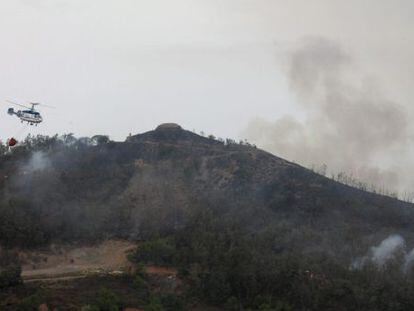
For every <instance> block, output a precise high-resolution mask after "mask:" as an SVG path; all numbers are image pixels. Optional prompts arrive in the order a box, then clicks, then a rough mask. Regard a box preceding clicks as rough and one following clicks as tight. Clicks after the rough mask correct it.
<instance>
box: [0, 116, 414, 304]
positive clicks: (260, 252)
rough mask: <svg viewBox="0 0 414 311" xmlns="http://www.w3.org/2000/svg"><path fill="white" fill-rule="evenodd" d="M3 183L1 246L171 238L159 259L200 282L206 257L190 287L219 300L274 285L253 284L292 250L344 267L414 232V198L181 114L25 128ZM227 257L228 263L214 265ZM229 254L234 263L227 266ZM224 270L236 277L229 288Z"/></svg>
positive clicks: (2, 173) (3, 166)
mask: <svg viewBox="0 0 414 311" xmlns="http://www.w3.org/2000/svg"><path fill="white" fill-rule="evenodd" d="M0 193H1V202H0V244H1V245H2V246H3V247H4V248H13V247H19V248H21V249H27V248H28V249H33V248H37V247H42V246H46V245H49V244H50V243H78V244H79V243H80V244H82V243H83V244H90V243H95V242H98V241H103V240H107V239H113V238H117V239H127V240H130V241H154V240H156V239H160V238H161V239H166V240H164V242H165V241H167V242H165V243H167V245H170V244H169V243H173V244H174V249H175V252H176V253H174V255H173V256H172V255H171V256H165V258H164V257H163V258H162V260H160V262H159V263H160V264H173V265H181V266H183V268H185V270H186V271H187V273H189V274H190V276H191V278H190V281H189V282H190V283H191V282H192V283H191V284H193V285H194V284H198V283H197V282H199V281H195V276H194V275H193V272H194V271H193V270H192V269H190V267H193V264H194V263H197V264H198V265H199V266H198V267H199V268H198V269H201V270H199V271H198V270H197V271H198V272H197V273H198V274H196V275H197V278H199V280H204V281H203V282H204V283H203V284H204V285H203V288H204V289H203V290H201V289H200V292H196V293H193V294H194V295H195V296H197V297H203V299H204V300H205V301H208V302H209V303H212V304H222V303H224V302H225V301H227V300H228V299H230V298H231V297H233V296H234V295H236V293H237V292H238V291H239V289H238V288H239V287H240V286H241V288H242V289H240V291H241V292H239V295H241V296H240V297H238V298H237V296H236V298H234V297H233V298H234V299H236V300H237V299H239V301H240V299H241V302H240V303H243V304H247V305H249V304H251V303H253V302H252V301H255V299H256V298H257V297H256V295H257V292H260V293H261V292H263V291H265V292H268V295H270V297H273V295H275V294H274V290H276V289H275V288H273V287H272V286H273V285H272V286H270V285H269V286H270V287H266V290H265V289H263V288H255V289H251V288H250V289H248V287H249V286H253V285H252V284H253V283H254V284H256V282H259V281H257V280H260V277H259V276H260V275H262V274H261V273H262V272H260V271H261V270H262V269H267V270H268V271H269V275H267V274H264V275H262V276H261V277H265V278H266V279H268V281H269V282H273V283H274V282H275V279H272V278H273V277H274V276H272V274H271V269H272V268H271V267H275V269H276V267H277V265H276V266H274V263H275V262H277V260H279V259H280V258H285V257H284V256H294V257H295V258H302V256H303V258H310V259H309V260H310V262H309V263H307V264H306V267H311V266H314V267H315V269H322V270H325V268H326V267H328V266H329V265H330V264H329V265H328V264H326V266H324V265H323V264H322V266H318V265H316V266H315V262H320V261H321V260H322V262H324V261H325V260H326V258H328V259H329V261H330V260H332V262H333V263H334V264H335V265H337V267H342V268H346V269H347V268H348V267H349V266H351V265H352V264H353V263H354V262H355V260H356V259H357V258H362V257H363V256H365V255H366V254H367V253H369V251H370V249H371V247H372V246H376V245H378V244H379V243H380V242H381V241H383V240H384V239H386V238H387V237H388V236H390V235H392V234H399V235H401V236H402V237H403V238H405V240H406V243H407V246H411V247H412V246H413V244H414V233H413V232H412V230H411V226H412V223H413V222H414V209H413V205H412V204H408V203H404V202H401V201H398V200H396V199H393V198H389V197H385V196H380V195H376V194H372V193H367V192H364V191H361V190H358V189H354V188H351V187H349V186H346V185H343V184H340V183H337V182H335V181H333V180H330V179H328V178H326V177H323V176H320V175H318V174H315V173H313V172H311V171H310V170H308V169H305V168H303V167H301V166H299V165H297V164H294V163H290V162H288V161H286V160H284V159H281V158H278V157H276V156H274V155H272V154H269V153H267V152H265V151H263V150H260V149H257V148H255V147H254V146H250V145H246V144H243V145H241V144H236V143H234V142H232V141H228V142H227V143H224V142H220V141H217V140H214V139H210V138H205V137H202V136H199V135H196V134H194V133H192V132H189V131H186V130H184V129H182V128H181V127H179V126H177V125H174V124H165V125H161V126H159V127H158V128H157V129H155V130H153V131H149V132H146V133H143V134H139V135H135V136H130V137H128V138H127V139H126V141H124V142H113V141H109V140H107V138H106V137H104V136H96V137H94V138H91V139H90V138H81V139H75V138H73V137H72V136H70V135H66V136H64V137H60V138H59V137H32V138H28V139H27V141H26V144H25V145H22V146H19V147H16V148H15V149H14V150H13V151H12V152H11V153H8V154H5V155H3V156H2V158H1V162H0ZM162 241H163V240H162ZM171 241H174V242H171ZM164 242H162V243H164ZM229 252H230V253H229ZM233 252H235V253H233ZM207 254H208V257H204V256H207ZM136 256H137V258H138V259H137V261H139V260H143V261H148V258H147V257H145V256H144V257H141V255H139V254H137V255H136ZM151 256H152V255H151ZM151 256H150V257H151ZM228 256H230V257H228ZM234 256H235V257H234ZM274 256H276V257H274ZM139 258H140V259H139ZM145 258H146V259H145ZM151 258H152V257H151ZM171 258H173V259H171ZM207 258H208V259H207ZM230 258H233V259H231V260H230ZM289 258H290V257H289ZM322 258H325V259H322ZM157 260H159V258H158V259H154V258H152V259H151V260H150V261H157ZM227 260H229V261H227ZM274 260H276V261H274ZM300 260H302V259H300ZM303 260H305V259H303ZM224 262H226V264H224ZM289 262H292V264H293V262H294V261H291V260H290V259H289ZM218 263H223V266H222V264H220V267H221V268H220V269H222V270H220V269H219V270H217V271H216V270H215V269H216V268H217V264H218ZM279 264H282V265H284V264H285V262H283V263H280V262H279ZM227 265H228V266H229V267H230V266H231V267H234V269H236V270H235V271H233V272H232V273H233V274H230V276H229V275H227V270H226V269H227V268H225V267H227ZM243 265H246V266H245V268H243V269H241V266H243ZM262 265H263V267H262ZM297 265H299V266H300V264H299V263H297ZM239 266H240V267H239ZM200 267H201V268H200ZM202 267H205V268H204V269H208V271H209V274H208V275H214V278H213V279H211V277H209V278H208V279H203V277H204V278H205V274H199V273H200V271H207V270H203V269H202ZM237 267H239V268H237ZM246 267H254V270H255V271H256V269H257V271H256V272H253V270H248V269H247V268H246ZM211 269H213V270H214V271H215V272H214V273H213V270H211ZM217 269H218V268H217ZM223 269H224V270H223ZM240 269H241V270H240ZM252 269H253V268H252ZM298 269H299V268H298ZM303 269H305V268H300V269H299V270H300V271H302V272H300V273H299V274H300V275H301V273H303V271H304V270H303ZM338 269H339V268H338ZM299 270H298V271H299ZM191 271H193V272H191ZM241 271H243V272H241ZM246 271H250V272H249V273H252V275H256V276H255V280H256V281H255V282H253V283H252V279H249V278H250V277H251V276H249V277H248V276H243V277H242V279H239V276H240V275H244V274H245V273H247V272H246ZM277 271H279V270H277ZM283 271H284V270H283ZM335 271H336V270H335ZM341 271H342V270H341ZM194 273H195V272H194ZM326 273H327V272H326ZM341 273H342V274H343V273H345V272H341ZM342 274H341V275H342ZM203 275H204V276H203ZM219 275H221V276H223V275H224V276H225V275H227V277H225V279H226V280H227V279H228V278H229V280H230V281H228V282H230V283H229V285H228V287H226V289H225V290H224V289H223V288H222V285H221V284H222V283H223V282H224V281H220V277H219ZM335 275H336V274H335ZM245 278H247V279H249V281H247V279H245ZM233 279H234V280H236V279H237V281H234V280H233ZM231 280H233V281H231ZM194 282H195V283H194ZM200 282H201V281H200ZM205 282H207V283H205ZM234 282H236V283H234ZM244 282H247V283H246V284H249V285H246V287H247V288H244V287H243V286H245V285H241V284H244ZM261 283H263V284H265V282H264V281H263V280H262V281H260V282H259V283H257V284H261ZM218 284H220V285H218ZM223 284H227V283H225V282H224V283H223ZM235 284H239V285H235ZM266 284H267V283H266ZM269 284H270V283H269ZM223 286H224V285H223ZM226 286H227V285H226ZM257 286H258V285H257ZM274 286H276V285H274ZM281 286H282V285H281ZM194 288H198V287H197V286H195V285H194ZM211 288H215V291H213V290H211ZM277 288H279V287H277ZM279 291H280V289H279ZM227 292H228V293H227ZM241 293H243V294H241ZM249 295H250V296H251V297H250V296H249ZM283 295H284V294H283ZM229 297H230V298H229ZM241 297H244V298H241ZM255 297H256V298H255ZM283 297H284V296H283ZM289 297H290V296H289ZM284 299H285V300H287V301H288V302H289V303H290V299H293V300H292V301H295V299H294V298H286V297H285V298H284ZM374 306H375V308H376V306H377V304H375V305H374ZM308 307H309V306H308ZM308 307H307V308H308ZM363 307H364V308H365V309H369V308H370V306H366V305H365V306H363ZM361 308H362V307H361ZM375 308H374V307H373V309H375ZM311 309H312V307H311ZM362 309H363V308H362Z"/></svg>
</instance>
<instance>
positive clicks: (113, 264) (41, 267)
mask: <svg viewBox="0 0 414 311" xmlns="http://www.w3.org/2000/svg"><path fill="white" fill-rule="evenodd" d="M134 248H136V244H134V243H131V242H128V241H121V240H107V241H105V242H102V243H100V244H98V245H94V246H74V245H51V246H50V247H49V248H48V249H44V250H35V251H28V252H21V253H20V255H19V256H20V259H21V261H22V277H23V279H24V281H25V282H28V281H35V280H36V281H40V280H42V281H49V280H56V279H62V280H64V279H73V278H81V277H84V276H87V275H90V274H123V273H126V272H129V271H130V270H131V267H132V266H131V264H130V263H129V262H128V259H127V254H128V252H130V251H132V250H133V249H134Z"/></svg>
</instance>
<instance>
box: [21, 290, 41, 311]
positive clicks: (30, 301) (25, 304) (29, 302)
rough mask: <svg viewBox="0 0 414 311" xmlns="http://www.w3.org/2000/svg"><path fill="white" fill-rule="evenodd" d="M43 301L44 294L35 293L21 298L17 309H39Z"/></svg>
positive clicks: (29, 310)
mask: <svg viewBox="0 0 414 311" xmlns="http://www.w3.org/2000/svg"><path fill="white" fill-rule="evenodd" d="M42 303H43V299H42V296H41V295H40V294H34V295H31V296H28V297H26V298H24V299H23V300H21V301H20V303H19V304H18V305H17V311H37V310H38V308H39V305H41V304H42Z"/></svg>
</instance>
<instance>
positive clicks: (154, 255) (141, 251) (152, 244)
mask: <svg viewBox="0 0 414 311" xmlns="http://www.w3.org/2000/svg"><path fill="white" fill-rule="evenodd" d="M175 254H176V249H175V245H174V243H173V240H172V239H170V238H158V239H154V240H152V241H148V242H144V243H142V244H140V245H139V246H138V248H137V250H136V252H135V254H134V255H133V256H132V258H131V259H132V261H134V262H144V263H150V264H155V265H172V264H173V263H174V259H175Z"/></svg>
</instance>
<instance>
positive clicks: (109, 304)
mask: <svg viewBox="0 0 414 311" xmlns="http://www.w3.org/2000/svg"><path fill="white" fill-rule="evenodd" d="M92 307H94V308H97V310H100V311H118V310H119V309H120V307H121V304H120V301H119V298H118V296H117V295H116V294H115V293H113V292H112V291H110V290H109V289H107V288H102V289H101V290H100V292H99V294H98V298H97V301H96V304H95V305H94V306H92ZM92 310H95V309H92Z"/></svg>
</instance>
